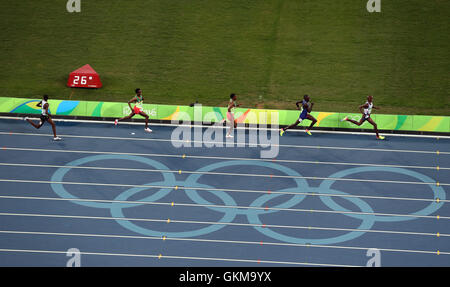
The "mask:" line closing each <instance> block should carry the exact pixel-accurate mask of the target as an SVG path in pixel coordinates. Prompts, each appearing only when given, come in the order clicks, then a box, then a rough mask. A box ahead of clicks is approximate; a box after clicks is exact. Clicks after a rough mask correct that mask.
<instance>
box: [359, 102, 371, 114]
mask: <svg viewBox="0 0 450 287" xmlns="http://www.w3.org/2000/svg"><path fill="white" fill-rule="evenodd" d="M368 107H369V104H364V105H360V106H359V111H360V112H361V114H364V109H367V108H368Z"/></svg>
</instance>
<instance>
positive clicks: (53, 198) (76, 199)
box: [0, 195, 448, 236]
mask: <svg viewBox="0 0 450 287" xmlns="http://www.w3.org/2000/svg"><path fill="white" fill-rule="evenodd" d="M0 198H3V199H21V200H48V201H71V202H72V201H77V202H100V203H117V204H139V205H163V206H184V207H207V208H208V207H209V208H212V207H214V208H233V209H234V208H236V209H254V210H265V211H269V210H273V211H293V212H297V211H302V212H304V209H300V210H299V209H295V208H276V207H256V206H239V205H219V204H199V203H178V202H177V203H175V202H151V201H132V200H108V199H85V198H60V197H35V196H11V195H0ZM445 202H448V200H446V201H445ZM308 212H311V210H308ZM408 216H409V215H408ZM439 218H440V217H439ZM409 234H411V233H409ZM414 234H415V235H430V236H433V235H435V234H434V233H414ZM442 236H447V235H445V234H444V235H442Z"/></svg>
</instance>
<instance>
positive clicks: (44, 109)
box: [24, 95, 61, 141]
mask: <svg viewBox="0 0 450 287" xmlns="http://www.w3.org/2000/svg"><path fill="white" fill-rule="evenodd" d="M36 106H37V107H40V108H41V117H40V119H41V120H40V121H39V124H35V123H34V122H33V121H31V120H30V119H29V118H28V117H25V118H24V120H25V121H27V122H29V123H30V124H31V125H32V126H33V127H35V128H37V129H39V128H40V127H42V125H44V123H45V122H49V123H50V124H51V125H52V130H53V140H54V141H59V140H61V138H60V137H58V136H56V126H55V123H54V122H53V120H52V117H51V116H50V113H49V112H48V108H49V107H50V105H49V103H48V96H47V95H44V97H43V99H42V101H40V102H39V103H38V104H37V105H36Z"/></svg>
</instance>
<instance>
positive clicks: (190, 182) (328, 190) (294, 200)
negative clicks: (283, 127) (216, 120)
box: [51, 155, 445, 244]
mask: <svg viewBox="0 0 450 287" xmlns="http://www.w3.org/2000/svg"><path fill="white" fill-rule="evenodd" d="M100 160H130V161H136V162H140V163H143V164H146V165H148V166H151V167H153V168H156V169H158V170H168V171H169V168H168V167H167V166H166V165H164V164H162V163H161V162H158V161H155V160H153V159H149V158H145V157H138V156H129V155H96V156H88V157H84V158H80V159H77V160H75V161H72V162H69V163H67V166H81V165H83V164H86V163H90V162H95V161H100ZM243 165H248V166H261V167H266V168H271V169H274V170H278V171H280V172H283V173H284V174H286V175H288V176H294V177H301V175H300V174H299V173H298V172H297V171H295V170H293V169H291V168H288V167H285V166H282V165H280V164H276V163H272V162H265V161H263V162H256V161H244V160H242V161H223V162H218V163H213V164H210V165H207V166H204V167H202V168H200V169H198V170H197V171H196V173H193V174H191V175H189V176H188V177H187V178H186V180H185V181H178V180H176V178H175V176H174V174H173V173H171V172H162V173H161V174H162V176H163V179H164V180H163V181H160V182H152V183H148V184H145V185H157V186H162V188H160V189H159V190H158V191H156V192H155V193H153V194H151V195H150V196H148V197H145V198H142V199H139V200H137V201H136V202H143V203H144V202H146V203H148V202H156V201H157V200H160V199H162V198H164V197H165V196H167V195H168V194H169V193H170V192H172V190H173V187H175V186H184V187H189V188H190V189H189V191H186V190H185V191H184V192H185V194H186V196H187V197H189V199H190V200H192V201H193V202H195V203H197V204H201V205H213V203H211V202H209V201H208V200H206V199H205V198H203V197H202V196H201V195H200V193H199V192H198V191H197V190H195V188H202V189H209V188H210V189H215V188H214V187H212V186H210V185H207V184H203V183H199V182H198V180H199V179H200V177H201V176H202V172H211V171H213V170H216V169H219V168H223V167H230V166H243ZM70 170H71V168H70V167H64V168H59V169H57V170H56V171H55V173H54V174H53V175H52V178H51V181H52V182H54V183H52V184H51V187H52V189H53V191H54V192H55V193H56V194H57V195H58V196H60V197H61V198H65V199H74V201H73V203H75V204H78V205H82V206H86V207H92V208H101V209H109V210H110V213H111V216H112V217H113V218H117V219H116V222H117V223H118V224H120V225H121V226H123V227H124V228H126V229H128V230H130V231H133V232H136V233H139V234H142V235H146V236H157V237H162V236H167V237H180V238H188V237H196V236H202V235H206V234H210V233H213V232H215V231H218V230H220V229H222V228H224V227H226V226H227V223H232V222H233V221H234V219H235V218H236V216H238V215H242V216H246V217H247V220H248V222H249V223H250V224H252V225H255V227H254V228H255V229H256V230H257V231H259V232H260V233H262V234H264V235H266V236H268V237H270V238H273V239H276V240H279V241H283V242H287V243H294V244H307V243H309V244H335V243H342V242H345V241H349V240H352V239H355V238H357V237H360V236H362V235H363V234H364V233H365V232H364V230H370V229H371V228H372V226H373V225H374V223H375V222H377V221H380V222H396V221H406V220H412V219H415V217H408V216H405V217H398V216H384V215H383V216H380V215H375V214H370V213H373V212H374V211H373V209H372V207H371V206H370V205H369V204H368V203H366V202H365V201H364V200H362V199H361V198H358V197H345V196H342V197H341V198H342V199H345V200H347V201H349V202H351V203H353V204H354V205H356V206H357V207H358V208H359V210H360V212H361V213H342V214H343V215H345V216H349V217H352V218H355V219H359V220H361V224H360V225H359V226H358V227H357V229H358V230H354V231H350V232H348V233H346V234H343V235H339V236H335V237H329V238H318V239H312V238H298V237H293V236H288V235H285V234H281V233H279V232H276V231H274V230H272V229H270V228H268V227H264V228H263V227H262V226H263V223H262V222H261V219H260V215H261V214H270V213H274V212H277V210H273V209H270V210H264V209H263V208H262V207H263V206H264V204H265V203H266V202H268V201H270V200H272V199H275V198H277V197H279V196H281V195H283V194H264V195H261V196H259V197H257V198H256V199H255V200H254V201H253V202H252V203H251V204H250V207H261V209H259V208H258V209H254V208H250V209H242V208H239V209H238V208H223V207H218V206H207V207H205V208H208V209H210V210H213V211H216V212H220V213H224V215H223V217H222V218H221V219H220V220H219V221H217V223H219V224H212V225H209V226H207V227H203V228H200V229H197V230H190V231H180V232H161V231H157V230H151V229H148V228H144V227H141V226H138V225H136V224H135V223H133V222H132V221H130V220H126V218H125V215H124V213H123V210H124V209H127V208H133V207H137V206H140V205H142V204H139V203H136V202H135V201H133V203H123V201H127V200H128V199H129V198H131V197H132V196H134V195H136V194H138V193H139V192H142V191H144V190H147V189H149V188H150V187H149V188H146V187H133V188H130V189H128V190H126V191H123V192H122V193H120V194H119V195H118V196H117V197H116V198H115V199H114V200H113V202H111V203H105V202H94V201H76V199H79V198H78V197H76V196H75V195H73V194H71V193H69V192H68V191H67V190H66V189H65V188H64V186H63V184H62V183H55V182H63V181H64V177H65V175H66V174H67V173H68V172H69V171H70ZM381 171H382V172H391V173H397V174H403V175H407V176H411V177H414V178H416V179H419V180H420V181H423V182H433V180H432V179H431V178H429V177H428V176H426V175H423V174H421V173H418V172H414V171H410V170H407V169H403V168H389V167H383V168H381V167H357V168H350V169H346V170H342V171H339V172H336V173H334V174H332V175H330V176H329V177H330V178H344V177H346V176H348V175H352V174H357V173H362V172H381ZM197 172H198V173H197ZM293 180H294V182H295V184H296V186H295V187H291V188H286V189H283V190H278V192H289V193H300V192H301V194H294V195H292V196H291V198H290V199H289V200H287V201H285V202H283V203H280V204H278V205H276V206H273V207H272V208H274V209H278V208H280V209H289V208H293V207H294V206H296V205H298V204H300V203H301V202H302V201H303V200H304V199H305V197H306V195H305V193H315V194H319V195H318V197H319V198H320V200H321V201H322V202H323V203H324V204H325V205H326V206H327V207H328V208H330V209H331V210H334V211H336V212H349V211H350V210H348V209H346V208H345V207H343V206H341V205H339V204H338V203H337V202H336V201H335V200H334V199H333V197H334V196H330V195H348V193H346V192H343V191H339V190H335V189H333V188H332V186H333V184H334V182H335V180H324V181H323V182H322V183H321V184H320V185H319V186H318V187H310V186H309V185H308V183H307V181H306V180H305V179H302V178H293ZM165 186H167V187H165ZM430 188H431V190H432V192H433V195H434V198H440V199H442V200H444V199H445V191H444V190H443V189H442V187H438V186H435V185H430ZM203 192H209V193H211V194H213V195H215V196H216V197H218V198H219V199H220V200H221V201H222V202H223V205H225V206H236V205H237V203H236V201H235V200H234V199H233V197H231V196H230V195H229V194H228V193H226V192H224V191H217V190H204V191H203ZM320 194H323V195H320ZM325 194H326V195H325ZM114 201H121V202H114ZM442 205H443V203H442V202H441V203H437V202H435V201H432V202H431V203H430V204H429V205H427V206H426V207H425V208H423V209H421V210H419V211H416V212H414V213H410V214H409V215H422V216H426V215H430V214H432V213H434V212H436V211H437V210H438V209H439V208H441V207H442ZM363 213H364V214H363ZM367 213H369V214H367Z"/></svg>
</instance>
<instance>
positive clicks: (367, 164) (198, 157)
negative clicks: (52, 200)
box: [0, 147, 450, 171]
mask: <svg viewBox="0 0 450 287" xmlns="http://www.w3.org/2000/svg"><path fill="white" fill-rule="evenodd" d="M15 149H16V148H9V147H8V148H7V147H3V150H15ZM150 155H151V156H153V157H158V156H161V157H164V156H172V155H171V154H157V155H153V154H150ZM173 156H175V157H176V158H180V157H181V158H182V159H219V160H240V161H263V162H273V163H297V164H312V165H343V166H368V167H389V168H408V169H431V170H450V167H441V166H420V165H398V164H376V163H355V162H332V161H312V160H288V159H263V158H261V159H258V158H246V157H211V156H200V155H186V154H184V155H181V156H180V155H173ZM0 164H1V165H8V164H9V165H17V166H36V165H34V164H31V163H21V164H19V163H7V162H4V163H0ZM38 166H43V167H45V166H46V165H38ZM47 166H50V167H56V166H53V165H47ZM78 168H84V167H78ZM98 168H100V167H98ZM105 169H106V168H105ZM109 169H114V168H109ZM116 169H117V170H119V169H118V168H116ZM124 170H130V171H133V170H140V169H133V168H130V169H124Z"/></svg>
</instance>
